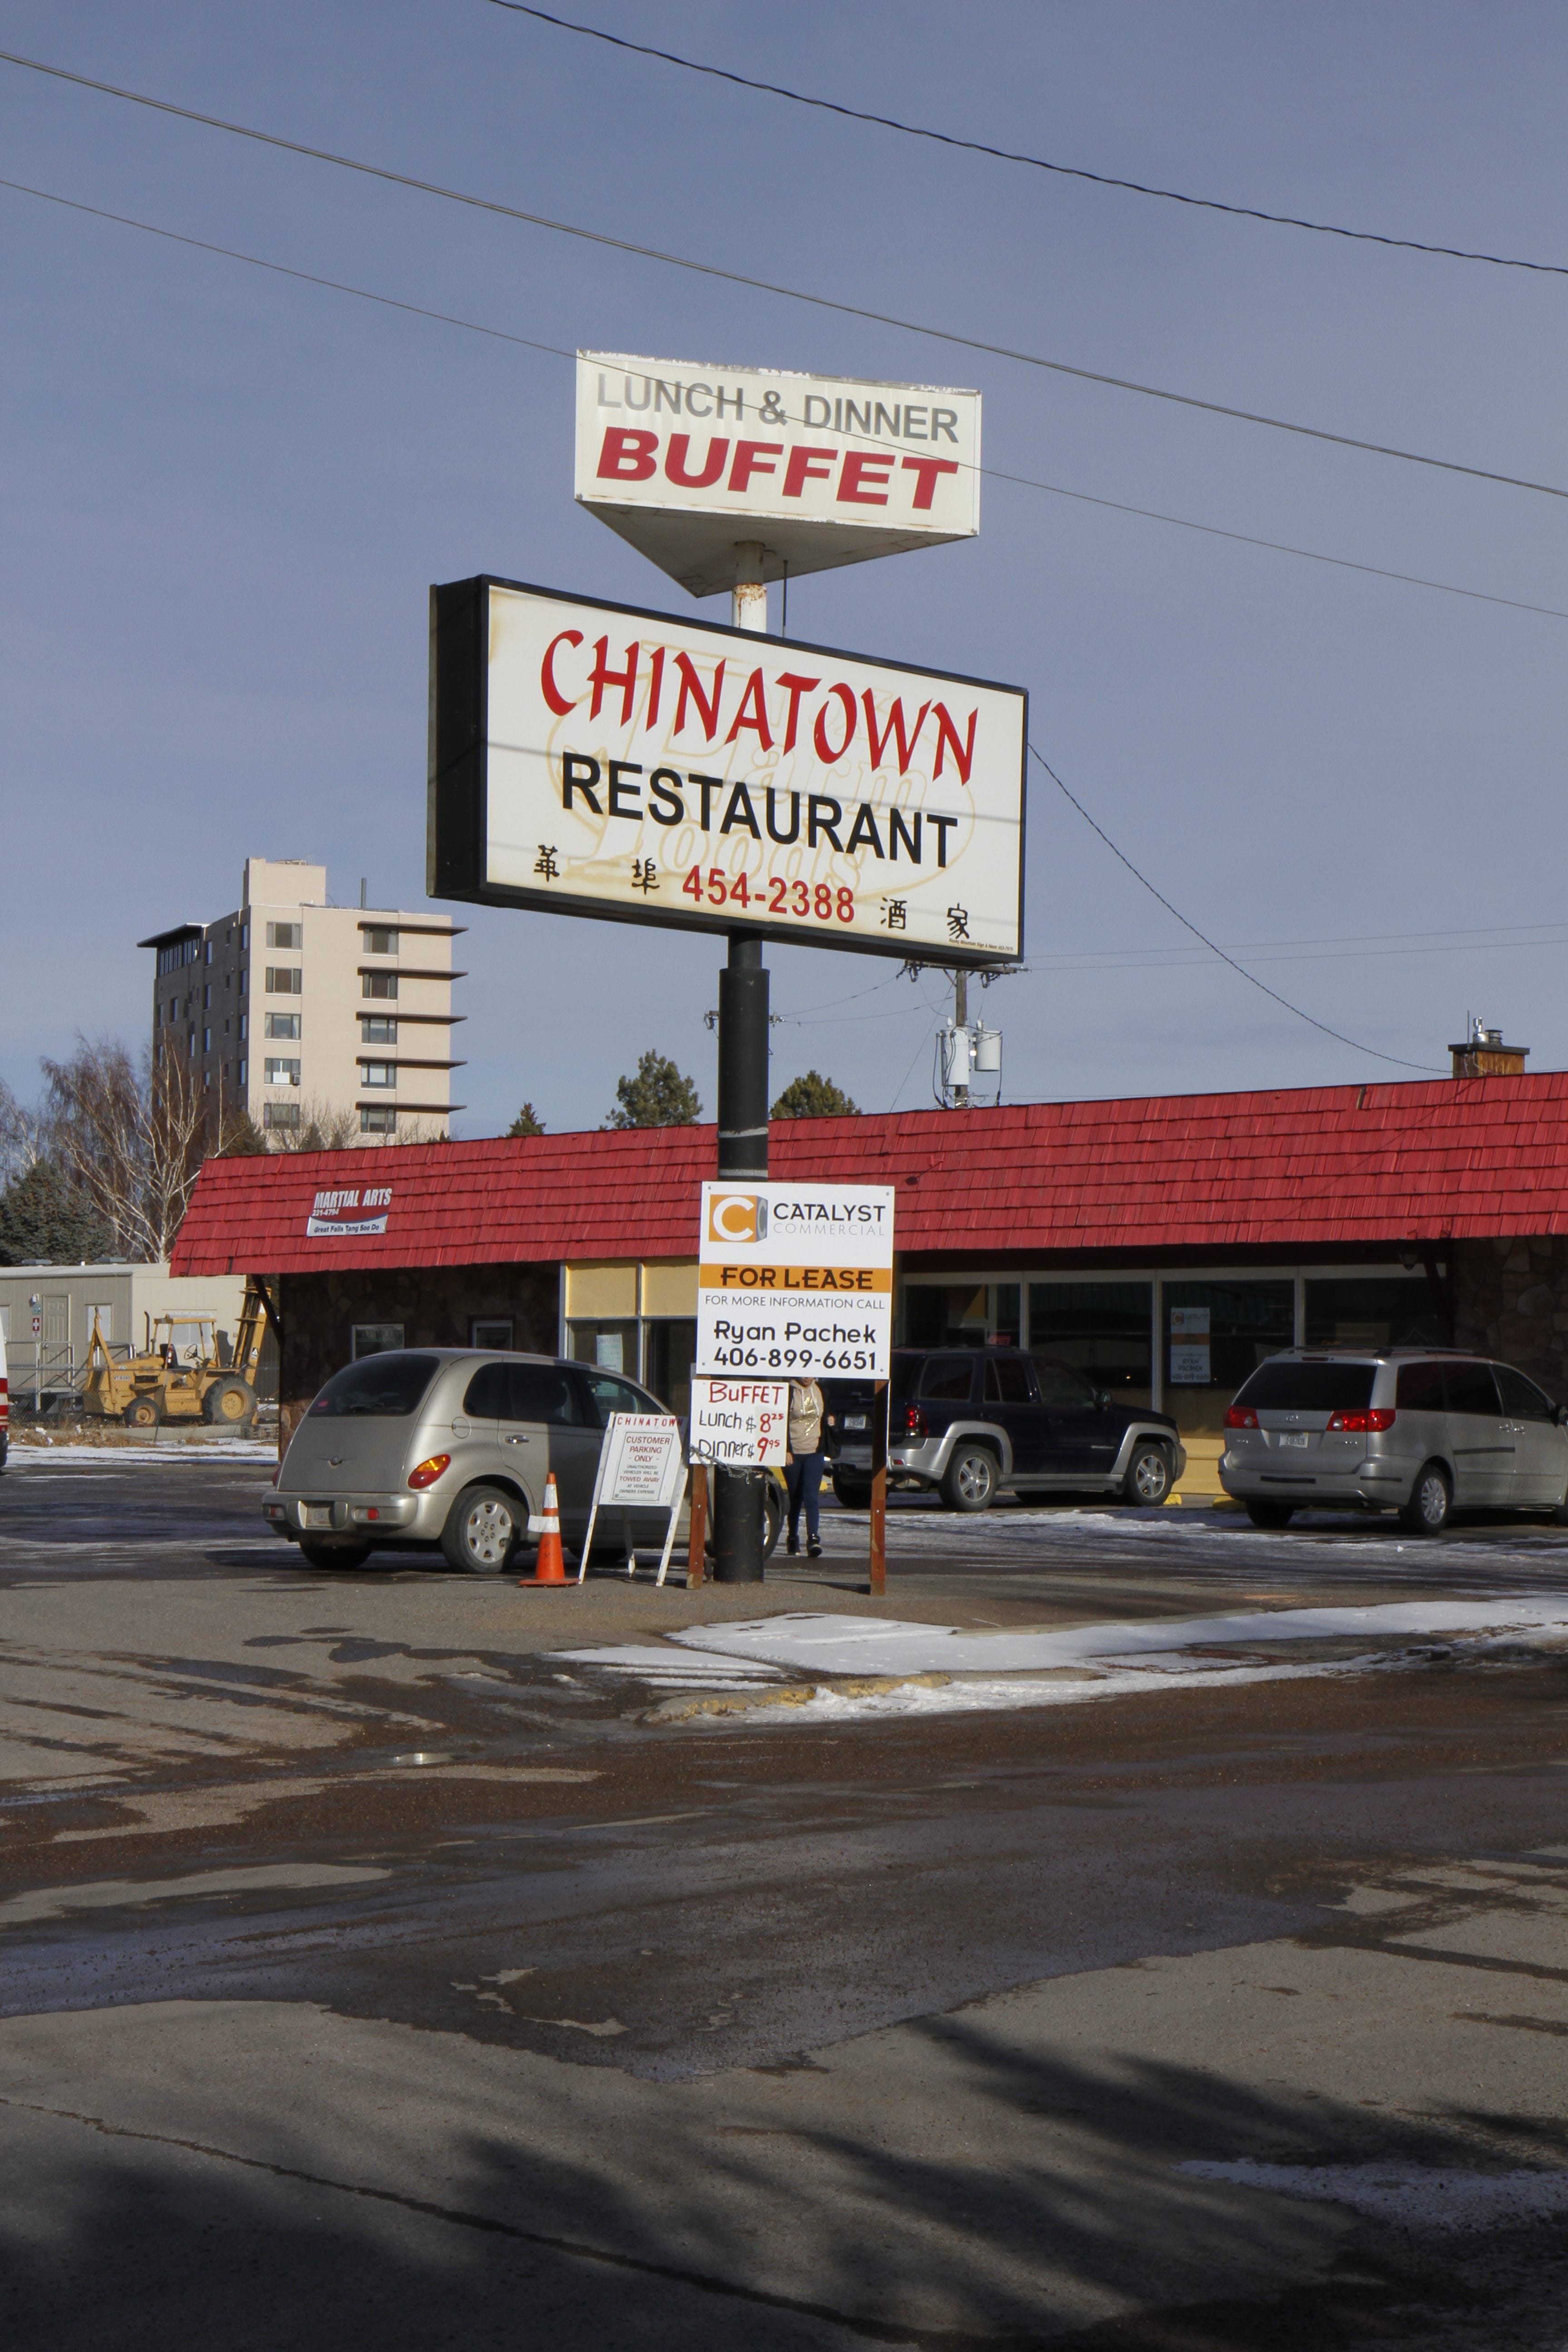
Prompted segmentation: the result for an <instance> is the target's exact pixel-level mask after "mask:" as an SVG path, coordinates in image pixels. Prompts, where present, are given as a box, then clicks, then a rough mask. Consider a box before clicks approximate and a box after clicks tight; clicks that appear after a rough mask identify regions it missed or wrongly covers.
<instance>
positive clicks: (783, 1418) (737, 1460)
mask: <svg viewBox="0 0 1568 2352" xmlns="http://www.w3.org/2000/svg"><path fill="white" fill-rule="evenodd" d="M788 1437H789V1382H788V1381H731V1380H702V1379H700V1378H694V1379H693V1381H692V1383H691V1434H690V1439H689V1444H688V1449H687V1458H688V1460H689V1461H691V1462H716V1463H727V1464H731V1465H736V1466H741V1465H749V1466H750V1467H751V1468H752V1469H779V1470H782V1469H783V1467H784V1454H785V1453H786V1452H787V1451H788Z"/></svg>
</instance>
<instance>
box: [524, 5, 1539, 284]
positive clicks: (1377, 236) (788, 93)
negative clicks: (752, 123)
mask: <svg viewBox="0 0 1568 2352" xmlns="http://www.w3.org/2000/svg"><path fill="white" fill-rule="evenodd" d="M490 5H491V6H492V7H494V8H504V9H506V10H507V12H508V13H509V15H511V16H532V17H534V18H535V19H536V20H537V21H538V22H539V23H540V24H542V25H552V26H554V27H555V28H556V30H557V31H558V32H562V33H578V34H582V35H583V36H584V37H586V38H587V39H589V40H592V41H604V42H605V43H606V44H607V46H608V47H611V48H613V49H627V50H630V51H632V52H633V53H634V54H635V55H636V56H637V57H641V58H658V61H659V63H660V64H661V65H667V66H679V67H680V68H682V69H683V70H684V71H685V72H687V73H696V74H706V75H708V76H709V77H710V79H712V80H714V81H727V82H732V83H733V84H734V86H735V87H736V89H754V90H758V91H760V92H761V93H762V94H763V96H764V97H767V98H783V99H787V100H789V102H790V104H791V105H792V106H812V107H816V108H817V109H818V110H820V111H821V112H822V113H824V114H837V115H842V116H843V118H844V120H845V121H847V122H870V123H874V124H875V125H876V126H877V128H878V129H879V130H881V131H900V132H901V133H902V134H903V136H904V137H905V138H907V139H929V140H931V141H933V142H935V143H936V144H937V145H938V146H939V147H959V148H963V149H964V150H965V151H966V152H968V153H969V154H971V155H988V156H990V157H991V158H992V159H993V161H994V162H995V163H1026V164H1027V165H1028V166H1029V168H1030V169H1031V170H1032V171H1036V172H1052V173H1056V174H1057V175H1058V177H1059V178H1061V179H1065V180H1088V181H1089V182H1091V183H1092V184H1093V185H1094V186H1096V187H1098V188H1124V189H1126V190H1127V192H1128V193H1129V194H1131V195H1134V196H1158V197H1159V198H1160V200H1161V201H1162V202H1163V203H1164V204H1168V205H1190V206H1192V207H1194V209H1196V210H1197V211H1200V212H1206V213H1229V214H1231V215H1233V216H1234V217H1235V218H1237V219H1239V220H1255V221H1265V222H1267V223H1268V226H1270V227H1271V228H1300V229H1310V231H1311V232H1312V234H1313V235H1314V236H1339V237H1345V238H1348V239H1350V240H1351V241H1352V243H1355V244H1358V245H1385V246H1389V247H1393V248H1394V249H1395V250H1396V251H1398V252H1401V253H1430V254H1436V255H1437V256H1439V257H1441V258H1442V259H1443V260H1445V261H1484V262H1486V263H1488V264H1489V266H1490V267H1491V268H1494V269H1530V270H1534V271H1536V272H1538V273H1540V274H1541V275H1542V276H1545V277H1549V278H1568V264H1564V263H1563V262H1560V261H1521V260H1519V259H1517V258H1516V257H1513V256H1511V255H1509V254H1502V253H1478V252H1475V251H1472V250H1471V248H1470V247H1468V246H1461V245H1426V244H1424V243H1423V242H1422V240H1421V239H1420V238H1418V237H1414V236H1384V235H1383V234H1382V232H1381V231H1379V230H1377V229H1370V228H1344V227H1342V226H1340V225H1339V224H1338V223H1337V222H1334V221H1318V220H1306V219H1303V218H1302V217H1301V216H1300V215H1298V214H1296V213H1269V212H1264V211H1263V210H1262V209H1261V207H1260V206H1258V205H1230V204H1224V203H1222V202H1221V201H1220V199H1219V198H1218V197H1217V196H1193V195H1188V194H1185V193H1184V191H1183V190H1181V189H1179V188H1157V187H1152V186H1151V185H1150V184H1148V183H1147V182H1145V181H1142V180H1123V179H1119V178H1118V177H1117V176H1116V174H1115V173H1111V172H1090V171H1089V170H1087V169H1085V167H1084V166H1083V165H1081V164H1077V163H1051V162H1049V161H1048V160H1047V158H1046V157H1045V156H1043V155H1024V154H1020V153H1019V152H1017V151H1016V149H1013V148H1010V147H992V146H990V145H988V144H987V143H986V142H985V141H984V140H983V139H963V138H960V137H959V136H958V135H957V133H956V132H954V131H933V130H932V129H931V127H930V126H929V125H928V124H925V123H921V122H901V121H900V120H899V119H898V117H897V116H896V115H891V114H870V113H868V112H866V111H865V110H863V109H862V108H860V107H858V106H844V105H841V104H840V103H839V102H838V101H837V100H836V99H831V98H816V97H813V96H812V95H811V94H810V93H809V92H808V91H805V90H801V89H785V87H784V84H783V83H781V82H776V81H756V80H753V79H752V77H751V75H749V74H742V73H733V72H731V70H730V68H728V67H725V66H710V65H704V64H702V63H701V61H700V59H699V58H682V57H678V56H677V55H676V53H675V51H674V50H673V49H656V48H653V47H650V46H649V45H648V43H647V42H646V41H628V40H626V39H624V38H623V37H622V36H621V35H620V34H619V33H606V32H605V31H603V30H602V29H601V28H600V27H599V26H597V25H578V24H574V22H573V21H572V19H571V18H570V17H569V16H552V15H551V14H550V12H549V10H548V9H546V8H531V7H527V6H525V5H523V0H490Z"/></svg>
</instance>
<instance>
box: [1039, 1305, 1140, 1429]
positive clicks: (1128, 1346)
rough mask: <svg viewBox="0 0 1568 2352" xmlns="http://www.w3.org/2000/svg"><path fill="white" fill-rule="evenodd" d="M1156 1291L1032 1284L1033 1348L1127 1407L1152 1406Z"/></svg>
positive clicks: (1040, 1354)
mask: <svg viewBox="0 0 1568 2352" xmlns="http://www.w3.org/2000/svg"><path fill="white" fill-rule="evenodd" d="M1152 1311H1153V1286H1152V1283H1147V1282H1032V1283H1031V1284H1030V1285H1029V1346H1030V1348H1031V1349H1032V1350H1033V1352H1034V1353H1035V1354H1036V1355H1037V1356H1058V1357H1060V1358H1061V1359H1062V1360H1064V1361H1065V1362H1067V1363H1069V1364H1071V1365H1072V1366H1073V1368H1074V1370H1077V1371H1079V1372H1081V1373H1082V1374H1083V1376H1084V1379H1085V1380H1086V1381H1089V1384H1090V1386H1091V1387H1093V1388H1097V1389H1109V1391H1110V1394H1111V1395H1112V1397H1114V1398H1115V1399H1116V1401H1117V1402H1118V1403H1121V1404H1149V1403H1151V1402H1152V1396H1153V1391H1152V1387H1151V1385H1150V1382H1151V1359H1152V1345H1153V1343H1152V1337H1151V1320H1150V1318H1151V1317H1152Z"/></svg>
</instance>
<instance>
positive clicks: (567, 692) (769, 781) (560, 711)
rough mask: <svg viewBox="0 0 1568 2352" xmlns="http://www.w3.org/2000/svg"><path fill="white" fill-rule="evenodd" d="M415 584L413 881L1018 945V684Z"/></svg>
mask: <svg viewBox="0 0 1568 2352" xmlns="http://www.w3.org/2000/svg"><path fill="white" fill-rule="evenodd" d="M435 604H436V629H435V648H434V650H435V679H436V695H435V706H436V719H435V728H434V732H433V758H432V792H431V813H432V832H431V860H430V866H431V876H430V888H431V892H432V895H433V896H437V897H450V898H478V899H480V900H482V901H484V902H486V903H488V904H492V905H503V906H526V907H533V908H550V909H552V910H553V911H555V912H557V913H563V914H591V915H605V916H610V917H613V918H618V919H621V920H625V921H636V922H639V923H662V924H668V925H671V926H677V927H686V928H692V929H702V930H713V931H722V932H724V933H727V934H729V935H731V936H732V935H733V934H734V933H735V932H736V931H737V930H745V929H752V928H754V929H756V930H757V932H758V933H759V934H761V935H763V936H765V937H768V938H771V939H774V940H781V941H784V942H786V943H788V944H789V945H791V946H796V945H813V946H820V947H835V948H854V949H860V950H867V951H869V952H871V953H874V954H875V953H880V954H888V955H896V956H899V957H904V958H908V957H912V958H915V959H921V958H923V959H925V960H927V961H933V962H942V963H949V964H969V965H984V964H992V963H997V962H1006V961H1014V960H1016V958H1017V957H1018V956H1019V955H1020V954H1021V953H1022V950H1023V858H1024V795H1025V773H1024V759H1025V743H1026V734H1027V723H1028V698H1027V697H1026V694H1025V693H1024V692H1023V690H1022V688H1016V687H1005V686H995V685H988V684H985V683H984V682H982V681H979V680H975V679H971V678H963V677H956V676H949V675H946V674H943V673H939V672H936V671H925V670H917V669H910V668H905V667H900V666H899V665H896V664H893V663H889V662H881V661H870V660H867V659H865V658H863V657H862V656H859V655H856V654H843V653H837V652H832V651H828V650H825V649H823V648H821V647H818V646H804V645H798V644H793V643H788V642H784V641H781V640H779V639H778V638H770V637H758V636H753V635H750V634H748V633H747V632H745V631H743V630H736V629H730V628H721V627H716V626H714V625H711V624H707V623H702V622H696V621H690V622H679V621H672V620H669V619H668V618H667V617H665V616H663V615H659V614H644V613H640V612H637V611H636V610H634V609H631V608H628V607H627V606H625V605H619V604H601V603H598V602H590V601H588V600H586V599H582V598H573V597H566V596H561V595H557V594H555V593H552V592H550V591H547V590H543V589H537V588H526V587H521V586H514V585H512V584H510V583H503V582H499V581H491V580H479V581H472V582H461V583H457V584H456V586H455V587H453V588H450V589H445V588H444V589H437V591H436V598H435ZM448 747H449V748H448Z"/></svg>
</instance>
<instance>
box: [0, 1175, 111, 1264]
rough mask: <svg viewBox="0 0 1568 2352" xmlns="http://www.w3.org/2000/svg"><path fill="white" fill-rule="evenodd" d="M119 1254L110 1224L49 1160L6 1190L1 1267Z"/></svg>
mask: <svg viewBox="0 0 1568 2352" xmlns="http://www.w3.org/2000/svg"><path fill="white" fill-rule="evenodd" d="M113 1255H114V1237H113V1235H112V1234H110V1230H109V1227H108V1226H107V1225H106V1224H105V1223H103V1220H102V1219H101V1218H100V1217H99V1216H97V1215H95V1214H94V1213H93V1211H92V1209H91V1208H90V1207H89V1205H88V1203H87V1202H84V1201H83V1200H82V1198H81V1196H80V1194H79V1193H77V1192H72V1191H71V1189H70V1186H69V1185H68V1183H67V1182H66V1180H65V1178H64V1177H63V1176H62V1175H61V1174H60V1172H59V1171H58V1168H51V1167H50V1166H49V1163H48V1161H47V1160H38V1161H37V1163H36V1164H35V1165H34V1166H33V1167H31V1168H29V1169H28V1171H27V1172H26V1175H25V1176H18V1177H16V1179H15V1181H13V1182H11V1183H9V1184H7V1185H6V1187H5V1191H4V1192H0V1265H80V1264H81V1263H82V1262H83V1260H84V1259H85V1260H87V1261H88V1262H89V1263H91V1262H93V1261H96V1260H99V1259H102V1258H108V1257H112V1256H113Z"/></svg>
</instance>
